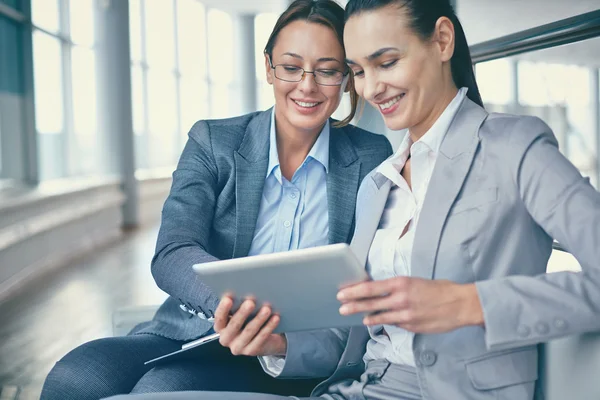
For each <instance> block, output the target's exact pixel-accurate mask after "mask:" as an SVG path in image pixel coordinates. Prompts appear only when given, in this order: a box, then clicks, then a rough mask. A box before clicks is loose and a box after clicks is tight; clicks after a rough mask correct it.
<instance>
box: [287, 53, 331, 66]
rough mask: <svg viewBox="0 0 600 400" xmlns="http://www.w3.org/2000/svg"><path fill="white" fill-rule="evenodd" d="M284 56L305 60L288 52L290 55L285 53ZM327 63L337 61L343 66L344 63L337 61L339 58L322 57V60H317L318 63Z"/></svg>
mask: <svg viewBox="0 0 600 400" xmlns="http://www.w3.org/2000/svg"><path fill="white" fill-rule="evenodd" d="M282 55H283V56H290V57H294V58H297V59H299V60H304V58H303V57H302V56H301V55H299V54H296V53H289V52H288V53H283V54H282ZM326 61H335V62H338V63H340V64H343V63H342V62H341V61H340V60H338V59H337V58H335V57H321V58H319V59H318V60H317V62H326Z"/></svg>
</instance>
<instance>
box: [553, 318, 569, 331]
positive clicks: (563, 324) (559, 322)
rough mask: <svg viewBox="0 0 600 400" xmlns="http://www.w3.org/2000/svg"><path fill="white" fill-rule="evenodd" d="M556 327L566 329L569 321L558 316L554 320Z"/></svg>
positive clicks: (560, 329) (561, 329)
mask: <svg viewBox="0 0 600 400" xmlns="http://www.w3.org/2000/svg"><path fill="white" fill-rule="evenodd" d="M554 327H555V328H556V329H558V330H559V331H564V330H565V329H567V321H565V320H564V319H562V318H556V319H555V320H554Z"/></svg>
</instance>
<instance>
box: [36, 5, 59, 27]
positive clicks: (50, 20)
mask: <svg viewBox="0 0 600 400" xmlns="http://www.w3.org/2000/svg"><path fill="white" fill-rule="evenodd" d="M58 2H59V0H31V20H32V22H33V24H34V25H35V26H36V27H38V28H41V29H43V30H45V31H48V32H50V33H55V34H58V33H60V13H59V3H58Z"/></svg>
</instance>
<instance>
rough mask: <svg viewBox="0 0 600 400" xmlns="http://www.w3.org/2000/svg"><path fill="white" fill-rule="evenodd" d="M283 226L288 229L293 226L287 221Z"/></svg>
mask: <svg viewBox="0 0 600 400" xmlns="http://www.w3.org/2000/svg"><path fill="white" fill-rule="evenodd" d="M283 226H285V227H286V228H289V227H290V226H292V223H291V222H290V221H285V222H284V223H283Z"/></svg>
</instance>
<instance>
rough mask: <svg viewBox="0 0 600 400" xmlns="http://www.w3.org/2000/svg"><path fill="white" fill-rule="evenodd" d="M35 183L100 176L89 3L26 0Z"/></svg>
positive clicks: (92, 19) (90, 0)
mask: <svg viewBox="0 0 600 400" xmlns="http://www.w3.org/2000/svg"><path fill="white" fill-rule="evenodd" d="M31 12H32V22H33V26H34V29H33V64H34V88H35V114H36V121H35V123H36V129H37V134H38V152H39V176H40V180H47V179H54V178H63V177H70V176H83V175H87V176H89V175H101V174H104V173H105V172H106V165H103V162H102V159H101V154H102V152H101V151H98V147H99V143H100V142H99V138H98V134H99V132H98V127H97V121H98V120H97V90H96V89H97V87H96V85H97V79H96V68H95V66H96V49H95V44H96V40H95V35H94V32H95V30H94V23H95V15H94V14H95V12H96V9H95V6H94V1H93V0H32V2H31Z"/></svg>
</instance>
